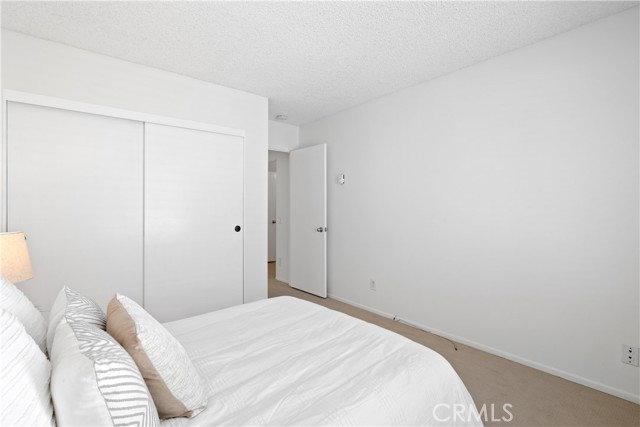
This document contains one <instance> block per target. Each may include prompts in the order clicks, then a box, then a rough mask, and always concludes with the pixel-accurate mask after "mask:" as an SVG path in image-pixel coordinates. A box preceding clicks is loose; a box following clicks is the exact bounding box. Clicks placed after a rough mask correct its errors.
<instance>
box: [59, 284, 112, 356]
mask: <svg viewBox="0 0 640 427" xmlns="http://www.w3.org/2000/svg"><path fill="white" fill-rule="evenodd" d="M66 316H69V317H72V318H74V319H76V320H83V321H85V322H87V323H89V324H90V325H94V326H96V327H97V328H99V329H102V330H103V331H104V330H106V329H107V316H105V314H104V312H103V311H102V309H101V308H100V306H99V305H98V304H96V303H95V302H94V301H93V300H92V299H91V298H88V297H85V296H84V295H81V294H80V293H78V292H77V291H75V290H73V289H71V288H69V287H67V286H65V287H64V288H62V289H60V292H58V296H57V297H56V300H55V301H54V303H53V306H51V311H50V312H49V329H48V330H47V348H48V349H49V351H51V346H52V345H53V338H54V336H55V333H56V328H57V327H58V324H59V323H60V321H61V320H63V319H64V318H65V317H66Z"/></svg>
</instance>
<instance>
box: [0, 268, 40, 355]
mask: <svg viewBox="0 0 640 427" xmlns="http://www.w3.org/2000/svg"><path fill="white" fill-rule="evenodd" d="M0 308H1V309H3V310H6V311H8V312H9V313H11V314H13V315H14V316H15V317H17V318H18V320H19V321H20V322H21V323H22V325H23V326H24V329H25V330H26V331H27V333H28V334H29V335H31V337H32V338H33V340H34V341H35V342H36V344H38V346H39V347H40V350H42V352H43V353H45V352H46V351H47V348H46V343H45V338H46V334H47V322H46V321H45V320H44V317H42V313H40V311H38V309H37V308H36V307H35V306H34V305H33V303H32V302H31V301H30V300H29V298H27V297H26V296H25V294H23V293H22V291H21V290H20V289H18V288H17V287H16V286H15V285H14V284H13V283H11V282H10V281H9V280H7V279H6V278H5V277H0Z"/></svg>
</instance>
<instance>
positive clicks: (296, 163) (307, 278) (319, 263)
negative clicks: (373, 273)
mask: <svg viewBox="0 0 640 427" xmlns="http://www.w3.org/2000/svg"><path fill="white" fill-rule="evenodd" d="M289 167H290V175H289V179H290V185H291V193H290V206H291V218H290V224H291V228H290V233H291V234H290V236H291V237H290V239H291V243H290V266H289V268H290V273H289V274H290V277H289V285H290V286H292V287H294V288H297V289H300V290H303V291H305V292H309V293H312V294H314V295H318V296H321V297H323V298H326V297H327V146H326V145H324V144H322V145H316V146H313V147H308V148H301V149H299V150H295V151H292V152H291V154H290V156H289Z"/></svg>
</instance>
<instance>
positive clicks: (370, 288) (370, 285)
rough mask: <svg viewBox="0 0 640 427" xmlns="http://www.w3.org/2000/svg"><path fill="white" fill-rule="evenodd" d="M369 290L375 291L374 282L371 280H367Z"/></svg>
mask: <svg viewBox="0 0 640 427" xmlns="http://www.w3.org/2000/svg"><path fill="white" fill-rule="evenodd" d="M369 290H372V291H375V290H376V281H375V280H373V279H370V280H369Z"/></svg>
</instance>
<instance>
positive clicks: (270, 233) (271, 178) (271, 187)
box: [267, 172, 276, 262]
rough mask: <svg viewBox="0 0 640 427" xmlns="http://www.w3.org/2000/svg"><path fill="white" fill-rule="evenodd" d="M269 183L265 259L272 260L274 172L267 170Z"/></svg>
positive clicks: (274, 254) (273, 243) (274, 196)
mask: <svg viewBox="0 0 640 427" xmlns="http://www.w3.org/2000/svg"><path fill="white" fill-rule="evenodd" d="M268 174H269V185H268V196H269V208H268V215H267V227H268V232H267V236H268V239H267V241H268V249H267V261H268V262H273V261H275V260H276V173H275V172H268Z"/></svg>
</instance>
